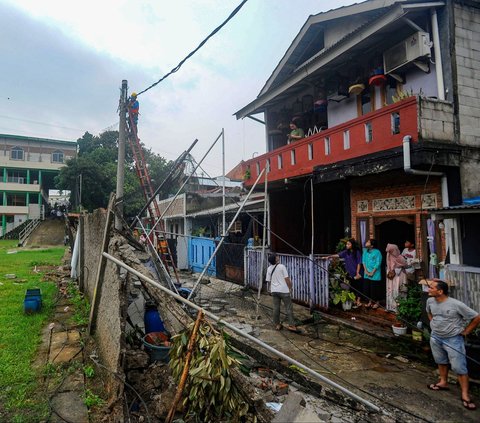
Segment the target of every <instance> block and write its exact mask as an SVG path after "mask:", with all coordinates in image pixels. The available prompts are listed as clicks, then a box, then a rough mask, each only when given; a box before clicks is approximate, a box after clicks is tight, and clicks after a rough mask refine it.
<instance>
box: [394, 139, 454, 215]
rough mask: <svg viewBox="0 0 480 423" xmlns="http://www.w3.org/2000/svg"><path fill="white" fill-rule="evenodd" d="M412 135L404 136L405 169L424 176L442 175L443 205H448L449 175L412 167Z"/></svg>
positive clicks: (410, 172)
mask: <svg viewBox="0 0 480 423" xmlns="http://www.w3.org/2000/svg"><path fill="white" fill-rule="evenodd" d="M411 140H412V137H411V135H405V136H404V137H403V170H404V171H405V173H408V174H410V175H423V176H440V177H441V178H442V179H441V183H442V203H443V207H448V205H449V200H448V180H447V175H446V174H445V173H444V172H432V171H430V170H418V169H412V162H411V156H410V141H411Z"/></svg>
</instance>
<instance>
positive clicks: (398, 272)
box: [385, 244, 407, 312]
mask: <svg viewBox="0 0 480 423" xmlns="http://www.w3.org/2000/svg"><path fill="white" fill-rule="evenodd" d="M385 251H386V252H387V304H386V306H387V307H386V308H387V310H391V311H395V312H396V311H397V301H396V300H397V297H398V296H399V295H400V293H401V292H402V291H403V290H404V288H405V286H406V282H407V275H406V273H405V267H406V266H407V261H406V260H405V258H404V257H403V256H402V255H401V254H400V250H399V249H398V247H397V246H396V245H395V244H387V248H386V250H385Z"/></svg>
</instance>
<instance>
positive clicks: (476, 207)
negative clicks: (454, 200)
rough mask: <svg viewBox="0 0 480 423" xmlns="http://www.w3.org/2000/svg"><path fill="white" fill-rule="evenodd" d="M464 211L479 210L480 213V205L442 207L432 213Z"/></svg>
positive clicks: (432, 210)
mask: <svg viewBox="0 0 480 423" xmlns="http://www.w3.org/2000/svg"><path fill="white" fill-rule="evenodd" d="M462 210H465V211H467V210H479V211H480V204H459V205H457V206H448V207H441V208H437V209H430V210H429V211H430V212H434V213H440V212H449V211H462Z"/></svg>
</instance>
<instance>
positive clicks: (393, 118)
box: [245, 96, 453, 186]
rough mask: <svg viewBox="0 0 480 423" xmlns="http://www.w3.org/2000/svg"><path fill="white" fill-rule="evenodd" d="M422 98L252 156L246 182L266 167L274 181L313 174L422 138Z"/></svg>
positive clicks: (413, 98) (250, 180)
mask: <svg viewBox="0 0 480 423" xmlns="http://www.w3.org/2000/svg"><path fill="white" fill-rule="evenodd" d="M418 101H420V100H419V99H418V100H417V97H415V96H412V97H409V98H407V99H405V100H403V101H401V102H398V103H395V104H392V105H389V106H386V107H383V108H381V109H379V110H377V111H374V112H370V113H368V114H366V115H364V116H361V117H359V118H356V119H353V120H350V121H348V122H345V123H343V124H341V125H337V126H334V127H332V128H329V129H326V130H324V131H321V132H318V133H316V134H314V135H311V136H309V137H307V138H304V139H302V140H300V141H297V142H294V143H291V144H289V145H285V146H282V147H280V148H277V149H275V150H272V151H269V152H268V153H265V154H263V155H261V156H258V157H255V158H253V159H251V160H248V161H246V162H245V172H246V174H247V175H248V174H249V175H250V177H249V178H248V179H247V180H246V181H245V185H247V186H248V185H252V184H253V182H254V181H255V180H256V178H257V176H258V175H259V173H260V172H261V171H262V170H263V169H264V168H265V167H267V170H269V172H268V181H269V182H272V181H276V180H282V179H284V178H295V177H299V176H303V175H308V174H311V173H312V171H313V168H314V167H315V166H319V165H328V164H331V163H336V162H341V161H343V160H348V159H352V158H356V157H361V156H364V155H367V154H372V153H375V152H379V151H383V150H388V149H391V148H394V147H399V146H401V145H402V139H403V137H404V136H405V135H411V136H412V139H413V141H418V139H419V128H418V121H419V112H418V110H419V107H418ZM421 101H425V100H421ZM446 104H447V106H448V103H446ZM447 112H448V110H447ZM447 114H448V113H447ZM452 117H453V113H452ZM420 136H421V134H420ZM248 170H249V171H248ZM263 180H264V177H263V178H262V181H263Z"/></svg>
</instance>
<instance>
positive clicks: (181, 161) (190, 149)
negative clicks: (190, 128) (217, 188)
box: [130, 139, 198, 229]
mask: <svg viewBox="0 0 480 423" xmlns="http://www.w3.org/2000/svg"><path fill="white" fill-rule="evenodd" d="M197 142H198V139H195V141H193V143H192V144H191V145H190V147H188V149H187V150H185V151H184V152H183V153H182V154H180V156H179V157H178V158H177V160H175V163H174V164H173V166H172V169H170V172H169V173H168V175H167V177H166V178H165V179H164V180H163V182H162V183H161V184H160V185H159V186H158V188H157V189H156V190H155V191H154V193H153V194H152V196H151V197H150V198H149V199H148V200H147V202H146V203H145V205H144V206H143V207H142V210H140V211H139V212H138V214H137V219H138V220H140V218H141V216H142V214H143V213H144V212H145V210H147V208H148V206H149V205H150V203H151V202H152V201H153V200H154V199H155V197H156V196H157V195H158V193H159V192H160V191H161V189H162V188H163V186H164V185H165V184H166V183H167V182H168V181H170V179H171V178H172V176H173V174H174V173H175V172H176V171H177V169H178V167H179V166H180V164H181V163H183V161H184V160H185V158H186V157H187V155H188V154H189V153H190V151H192V148H193V147H195V144H196V143H197ZM134 226H135V220H134V221H133V222H132V224H131V225H130V229H133V227H134Z"/></svg>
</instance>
